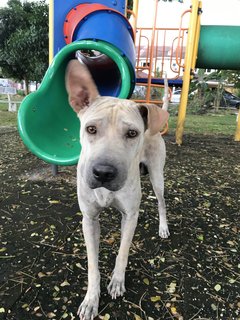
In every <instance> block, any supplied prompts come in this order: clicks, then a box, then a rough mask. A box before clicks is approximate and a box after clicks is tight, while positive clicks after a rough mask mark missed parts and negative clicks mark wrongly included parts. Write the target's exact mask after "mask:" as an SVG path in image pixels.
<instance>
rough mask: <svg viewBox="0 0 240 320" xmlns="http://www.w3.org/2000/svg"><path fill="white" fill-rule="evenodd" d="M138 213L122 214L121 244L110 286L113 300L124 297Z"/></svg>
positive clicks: (109, 290) (109, 289)
mask: <svg viewBox="0 0 240 320" xmlns="http://www.w3.org/2000/svg"><path fill="white" fill-rule="evenodd" d="M137 220H138V212H136V213H135V214H131V215H130V216H129V215H126V214H124V213H123V214H122V226H121V244H120V248H119V253H118V256H117V258H116V263H115V268H114V271H113V275H112V279H111V281H110V284H109V286H108V293H109V294H110V295H111V296H112V298H113V299H116V298H117V297H119V296H123V294H124V292H125V291H126V290H125V270H126V267H127V263H128V254H129V249H130V245H131V242H132V239H133V235H134V231H135V229H136V226H137Z"/></svg>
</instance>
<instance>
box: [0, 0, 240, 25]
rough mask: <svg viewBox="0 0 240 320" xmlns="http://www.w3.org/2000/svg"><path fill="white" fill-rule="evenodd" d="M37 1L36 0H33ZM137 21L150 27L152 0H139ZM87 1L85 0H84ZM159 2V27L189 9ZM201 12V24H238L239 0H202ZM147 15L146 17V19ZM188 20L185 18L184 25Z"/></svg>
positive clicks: (188, 2) (186, 0) (0, 3)
mask: <svg viewBox="0 0 240 320" xmlns="http://www.w3.org/2000/svg"><path fill="white" fill-rule="evenodd" d="M35 1H38V0H35ZM68 1H70V0H68ZM139 1H140V8H139V23H140V24H141V26H142V27H151V24H150V25H149V22H150V21H152V19H150V17H151V15H152V14H153V11H154V2H155V1H154V0H139ZM86 2H87V0H86ZM183 2H184V3H183V4H182V3H179V2H178V1H173V2H164V1H160V2H159V9H158V11H159V16H158V26H159V27H163V26H164V27H178V26H179V22H180V16H181V14H182V12H183V11H184V10H186V9H189V7H190V5H191V0H183ZM202 2H203V13H202V16H201V24H202V25H214V24H216V25H240V19H239V13H240V0H202ZM6 3H7V0H0V7H3V6H5V5H6ZM146 17H147V19H146ZM187 24H188V22H187V19H186V25H185V26H187Z"/></svg>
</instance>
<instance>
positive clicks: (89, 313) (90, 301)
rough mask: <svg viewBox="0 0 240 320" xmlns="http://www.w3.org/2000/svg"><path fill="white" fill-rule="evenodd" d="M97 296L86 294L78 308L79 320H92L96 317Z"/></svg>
mask: <svg viewBox="0 0 240 320" xmlns="http://www.w3.org/2000/svg"><path fill="white" fill-rule="evenodd" d="M98 304H99V295H95V294H94V295H92V296H90V295H88V294H86V296H85V298H84V300H83V302H82V303H81V305H80V307H79V308H78V312H77V315H78V316H79V319H80V320H93V319H94V318H95V317H96V316H97V315H98Z"/></svg>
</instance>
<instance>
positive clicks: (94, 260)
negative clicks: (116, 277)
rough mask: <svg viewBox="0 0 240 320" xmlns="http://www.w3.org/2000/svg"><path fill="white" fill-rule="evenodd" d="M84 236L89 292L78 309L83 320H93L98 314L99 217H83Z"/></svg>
mask: <svg viewBox="0 0 240 320" xmlns="http://www.w3.org/2000/svg"><path fill="white" fill-rule="evenodd" d="M83 234H84V239H85V243H86V247H87V257H88V290H87V294H86V296H85V298H84V300H83V302H82V304H81V305H80V307H79V309H78V315H79V317H80V319H81V320H92V319H94V317H96V316H97V314H98V304H99V295H100V273H99V269H98V253H99V237H100V225H99V220H98V216H97V217H94V218H92V217H89V216H88V215H84V216H83Z"/></svg>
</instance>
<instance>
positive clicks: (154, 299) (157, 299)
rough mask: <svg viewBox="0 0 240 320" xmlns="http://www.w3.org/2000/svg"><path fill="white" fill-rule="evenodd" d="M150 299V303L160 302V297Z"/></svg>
mask: <svg viewBox="0 0 240 320" xmlns="http://www.w3.org/2000/svg"><path fill="white" fill-rule="evenodd" d="M150 299H151V301H152V302H157V301H160V300H161V297H160V296H155V297H151V298H150Z"/></svg>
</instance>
